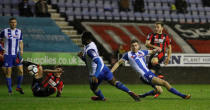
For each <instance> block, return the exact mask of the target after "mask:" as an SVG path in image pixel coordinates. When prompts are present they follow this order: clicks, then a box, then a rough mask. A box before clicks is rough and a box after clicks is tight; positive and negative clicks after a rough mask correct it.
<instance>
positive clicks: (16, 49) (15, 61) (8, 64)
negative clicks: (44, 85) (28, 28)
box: [0, 18, 24, 95]
mask: <svg viewBox="0 0 210 110" xmlns="http://www.w3.org/2000/svg"><path fill="white" fill-rule="evenodd" d="M9 25H10V28H6V29H4V30H3V31H2V32H1V34H0V39H2V40H3V41H4V63H3V71H4V73H5V75H6V81H7V87H8V92H9V95H11V94H12V80H11V74H12V67H13V66H17V68H18V79H17V88H16V91H18V92H20V93H21V94H24V92H23V90H22V88H21V87H20V86H21V82H22V80H23V66H22V64H21V63H20V59H21V58H22V54H23V41H22V39H23V38H22V32H21V30H20V29H17V28H16V26H17V20H16V18H10V19H9Z"/></svg>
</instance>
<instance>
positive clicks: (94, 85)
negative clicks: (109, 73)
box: [89, 75, 106, 101]
mask: <svg viewBox="0 0 210 110" xmlns="http://www.w3.org/2000/svg"><path fill="white" fill-rule="evenodd" d="M101 82H102V79H101V76H100V75H99V78H98V83H95V82H93V81H92V77H89V84H90V89H91V90H92V92H93V93H94V94H95V95H96V96H93V97H91V99H92V100H103V101H105V100H106V99H105V97H104V95H103V94H102V92H101V90H100V89H99V88H98V86H99V85H100V83H101Z"/></svg>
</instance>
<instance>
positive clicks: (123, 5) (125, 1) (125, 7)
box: [119, 0, 130, 11]
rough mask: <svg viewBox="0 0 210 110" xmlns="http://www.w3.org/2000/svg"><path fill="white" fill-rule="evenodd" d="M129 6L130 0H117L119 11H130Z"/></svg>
mask: <svg viewBox="0 0 210 110" xmlns="http://www.w3.org/2000/svg"><path fill="white" fill-rule="evenodd" d="M129 6H130V0H120V1H119V7H120V11H130V9H129Z"/></svg>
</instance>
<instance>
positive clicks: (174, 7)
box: [171, 4, 176, 13]
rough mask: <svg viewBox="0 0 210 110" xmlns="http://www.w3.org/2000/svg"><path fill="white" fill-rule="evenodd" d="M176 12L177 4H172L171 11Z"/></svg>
mask: <svg viewBox="0 0 210 110" xmlns="http://www.w3.org/2000/svg"><path fill="white" fill-rule="evenodd" d="M174 12H176V6H175V4H171V13H174Z"/></svg>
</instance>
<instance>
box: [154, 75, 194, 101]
mask: <svg viewBox="0 0 210 110" xmlns="http://www.w3.org/2000/svg"><path fill="white" fill-rule="evenodd" d="M151 82H152V84H157V85H161V86H164V87H165V88H166V89H167V90H168V91H169V92H171V93H173V94H175V95H178V96H180V97H182V98H185V99H189V98H190V95H185V94H182V93H180V92H178V91H177V90H176V89H175V88H172V86H171V85H170V84H169V83H168V82H167V81H165V80H163V79H160V78H158V77H153V78H152V81H151Z"/></svg>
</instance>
